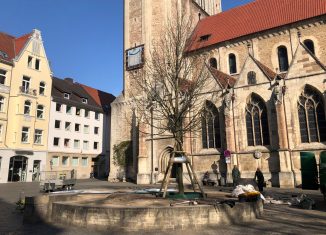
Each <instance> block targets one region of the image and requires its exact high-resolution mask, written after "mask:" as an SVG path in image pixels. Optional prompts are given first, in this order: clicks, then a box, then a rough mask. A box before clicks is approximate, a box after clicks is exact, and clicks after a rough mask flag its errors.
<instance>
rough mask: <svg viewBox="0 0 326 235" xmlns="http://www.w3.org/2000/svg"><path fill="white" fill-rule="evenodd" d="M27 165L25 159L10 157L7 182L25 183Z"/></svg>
mask: <svg viewBox="0 0 326 235" xmlns="http://www.w3.org/2000/svg"><path fill="white" fill-rule="evenodd" d="M27 163H28V158H27V157H24V156H13V157H11V158H10V162H9V173H8V182H25V181H26V177H27Z"/></svg>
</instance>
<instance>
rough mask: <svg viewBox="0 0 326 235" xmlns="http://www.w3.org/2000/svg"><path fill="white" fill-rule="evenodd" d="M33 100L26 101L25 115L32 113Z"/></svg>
mask: <svg viewBox="0 0 326 235" xmlns="http://www.w3.org/2000/svg"><path fill="white" fill-rule="evenodd" d="M31 106H32V104H31V102H30V101H29V100H26V101H25V103H24V114H25V115H30V113H31Z"/></svg>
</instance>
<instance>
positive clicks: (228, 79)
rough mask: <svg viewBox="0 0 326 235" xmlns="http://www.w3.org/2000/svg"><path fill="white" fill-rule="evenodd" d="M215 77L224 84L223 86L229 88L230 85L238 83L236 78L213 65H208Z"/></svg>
mask: <svg viewBox="0 0 326 235" xmlns="http://www.w3.org/2000/svg"><path fill="white" fill-rule="evenodd" d="M207 67H208V69H209V71H210V72H211V74H212V75H213V77H214V78H215V79H216V80H217V82H218V83H219V84H220V85H221V86H222V88H224V89H227V88H228V87H233V86H234V84H235V83H236V81H237V80H236V79H235V78H234V77H232V76H230V75H228V74H226V73H223V72H221V71H220V70H217V69H215V68H213V67H211V66H207Z"/></svg>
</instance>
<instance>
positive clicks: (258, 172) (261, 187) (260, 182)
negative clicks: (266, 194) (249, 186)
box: [254, 167, 265, 193]
mask: <svg viewBox="0 0 326 235" xmlns="http://www.w3.org/2000/svg"><path fill="white" fill-rule="evenodd" d="M254 180H257V185H258V189H259V192H261V193H262V192H263V191H264V182H265V180H264V175H263V172H261V170H260V168H259V167H258V168H257V170H256V173H255V179H254Z"/></svg>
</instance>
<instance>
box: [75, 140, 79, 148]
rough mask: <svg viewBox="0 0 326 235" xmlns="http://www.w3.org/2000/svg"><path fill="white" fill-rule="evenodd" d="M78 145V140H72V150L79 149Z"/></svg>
mask: <svg viewBox="0 0 326 235" xmlns="http://www.w3.org/2000/svg"><path fill="white" fill-rule="evenodd" d="M79 143H80V141H79V140H74V148H75V149H79Z"/></svg>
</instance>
